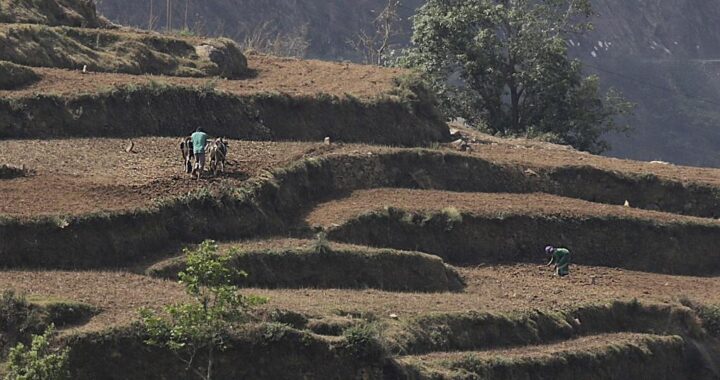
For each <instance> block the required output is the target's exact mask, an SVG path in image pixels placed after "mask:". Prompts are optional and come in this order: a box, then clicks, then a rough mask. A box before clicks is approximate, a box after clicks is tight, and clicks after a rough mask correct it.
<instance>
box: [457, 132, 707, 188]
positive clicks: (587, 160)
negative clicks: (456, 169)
mask: <svg viewBox="0 0 720 380" xmlns="http://www.w3.org/2000/svg"><path fill="white" fill-rule="evenodd" d="M452 127H453V128H456V129H460V130H461V132H462V133H463V134H465V135H467V136H468V137H470V138H472V139H475V140H476V141H477V142H476V143H472V144H470V145H471V146H472V151H470V152H467V153H462V154H468V155H471V156H475V157H481V158H484V159H486V160H489V161H497V162H504V163H512V164H516V165H520V166H523V167H526V168H531V169H536V170H538V169H551V168H554V167H559V166H592V167H595V168H598V169H603V170H609V171H619V172H623V173H631V174H640V175H646V174H653V175H656V176H658V177H659V178H663V179H667V180H672V181H679V182H683V183H691V182H695V183H703V184H709V185H714V186H720V169H714V168H699V167H692V166H680V165H673V164H662V163H650V162H646V161H633V160H624V159H619V158H613V157H603V156H597V155H592V154H589V153H586V152H579V151H577V150H574V149H572V148H571V147H567V146H561V145H555V144H550V143H545V142H540V141H533V140H527V139H519V138H507V139H505V138H499V137H494V136H490V135H487V134H483V133H480V132H477V131H473V130H471V129H468V128H460V127H458V126H456V125H454V126H452ZM443 148H444V149H445V150H446V151H452V152H455V153H458V151H457V149H455V148H454V147H453V146H452V144H445V145H443Z"/></svg>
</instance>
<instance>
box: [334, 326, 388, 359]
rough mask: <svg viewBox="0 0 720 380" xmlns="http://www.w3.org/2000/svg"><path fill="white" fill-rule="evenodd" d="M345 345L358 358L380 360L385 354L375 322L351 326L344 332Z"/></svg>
mask: <svg viewBox="0 0 720 380" xmlns="http://www.w3.org/2000/svg"><path fill="white" fill-rule="evenodd" d="M343 335H344V337H345V340H346V342H345V347H346V348H347V349H348V351H349V352H350V354H351V355H352V356H354V357H355V358H357V359H361V360H368V361H378V360H381V359H382V358H383V357H384V356H385V348H384V347H383V345H382V343H381V342H380V334H379V331H378V327H377V325H375V324H371V323H365V324H361V325H356V326H351V327H349V328H348V329H346V330H345V332H344V333H343Z"/></svg>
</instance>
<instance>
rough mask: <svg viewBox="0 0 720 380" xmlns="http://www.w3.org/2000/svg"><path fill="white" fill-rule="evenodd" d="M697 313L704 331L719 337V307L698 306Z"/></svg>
mask: <svg viewBox="0 0 720 380" xmlns="http://www.w3.org/2000/svg"><path fill="white" fill-rule="evenodd" d="M697 312H698V315H699V316H700V319H701V320H702V325H703V328H704V329H705V331H707V332H708V333H709V334H710V335H712V336H715V337H720V305H710V306H700V307H699V308H698V310H697Z"/></svg>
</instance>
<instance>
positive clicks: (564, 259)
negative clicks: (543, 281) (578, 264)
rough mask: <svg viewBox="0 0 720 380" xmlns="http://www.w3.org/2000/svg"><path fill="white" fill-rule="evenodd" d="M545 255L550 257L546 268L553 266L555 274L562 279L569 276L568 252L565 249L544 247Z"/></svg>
mask: <svg viewBox="0 0 720 380" xmlns="http://www.w3.org/2000/svg"><path fill="white" fill-rule="evenodd" d="M545 253H546V254H548V255H550V262H549V263H547V265H548V266H550V265H553V264H555V274H556V275H558V276H560V277H564V276H567V275H569V274H570V251H569V250H568V249H567V248H555V247H553V246H551V245H548V246H547V247H545Z"/></svg>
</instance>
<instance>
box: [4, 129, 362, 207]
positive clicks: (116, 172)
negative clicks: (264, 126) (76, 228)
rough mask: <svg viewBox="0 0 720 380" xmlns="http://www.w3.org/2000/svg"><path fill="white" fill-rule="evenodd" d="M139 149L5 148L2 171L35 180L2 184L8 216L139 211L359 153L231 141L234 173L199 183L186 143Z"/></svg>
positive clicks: (19, 143)
mask: <svg viewBox="0 0 720 380" xmlns="http://www.w3.org/2000/svg"><path fill="white" fill-rule="evenodd" d="M133 141H134V143H135V147H134V151H135V152H136V153H127V152H126V151H125V148H126V146H127V145H128V142H129V140H123V139H107V138H94V139H67V140H4V141H0V163H5V164H14V165H17V166H21V165H25V167H27V168H29V169H31V170H33V171H34V172H35V173H34V174H32V175H30V176H28V177H22V178H15V179H4V180H0V194H2V197H0V214H5V215H10V216H20V217H28V216H39V215H55V214H63V215H77V214H82V213H90V212H97V211H115V210H124V209H133V208H137V207H144V206H148V205H151V204H152V203H153V201H155V200H157V199H161V198H166V197H172V196H179V195H184V194H187V193H188V192H190V191H193V190H197V189H200V188H208V189H210V190H213V189H218V188H220V187H223V186H237V185H240V184H241V183H242V182H243V181H245V180H246V179H247V178H249V177H252V176H255V175H257V174H259V173H260V172H261V171H263V170H267V169H272V168H274V167H278V166H284V165H287V164H289V163H290V162H293V161H296V160H299V159H302V158H304V157H311V156H315V155H318V154H325V153H328V152H330V151H337V152H338V153H339V152H345V151H347V152H350V153H352V152H353V151H355V150H357V149H358V148H357V147H356V146H353V145H342V146H341V145H336V146H333V147H330V148H328V147H324V146H323V145H321V144H320V143H294V142H290V143H276V142H253V141H236V140H230V141H229V144H230V153H229V156H228V160H229V164H230V165H229V166H226V173H225V174H221V175H219V176H218V177H212V176H210V175H207V176H206V177H205V179H203V180H200V181H197V180H194V179H192V178H191V177H190V176H189V175H187V174H185V172H184V169H183V161H182V157H181V154H180V149H179V139H175V138H159V137H143V138H139V139H134V140H133Z"/></svg>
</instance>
